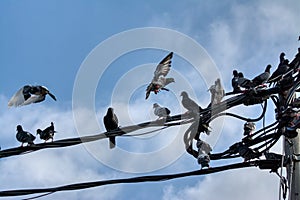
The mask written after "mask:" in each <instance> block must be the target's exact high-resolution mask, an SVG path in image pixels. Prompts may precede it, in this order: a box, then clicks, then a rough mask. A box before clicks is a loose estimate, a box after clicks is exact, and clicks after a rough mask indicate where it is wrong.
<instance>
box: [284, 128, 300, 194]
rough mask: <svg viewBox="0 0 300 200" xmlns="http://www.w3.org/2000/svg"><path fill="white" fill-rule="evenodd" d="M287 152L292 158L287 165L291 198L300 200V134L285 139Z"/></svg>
mask: <svg viewBox="0 0 300 200" xmlns="http://www.w3.org/2000/svg"><path fill="white" fill-rule="evenodd" d="M285 154H286V156H287V157H290V158H291V163H290V164H288V166H287V177H288V182H289V200H300V163H299V162H300V136H299V133H298V136H297V137H295V138H291V139H288V138H286V139H285Z"/></svg>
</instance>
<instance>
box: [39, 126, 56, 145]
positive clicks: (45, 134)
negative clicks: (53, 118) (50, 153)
mask: <svg viewBox="0 0 300 200" xmlns="http://www.w3.org/2000/svg"><path fill="white" fill-rule="evenodd" d="M55 132H56V131H55V130H54V123H53V122H51V125H50V126H49V127H47V128H45V129H44V130H41V129H37V130H36V134H37V135H40V138H41V139H42V140H45V142H46V141H47V140H50V139H51V141H52V142H53V136H54V133H55Z"/></svg>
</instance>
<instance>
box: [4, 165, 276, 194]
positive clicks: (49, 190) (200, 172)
mask: <svg viewBox="0 0 300 200" xmlns="http://www.w3.org/2000/svg"><path fill="white" fill-rule="evenodd" d="M271 162H272V163H271V165H272V168H273V167H274V166H277V165H278V161H276V160H272V161H271ZM257 166H258V167H259V168H261V169H266V168H268V167H266V166H270V160H254V161H249V162H242V163H235V164H229V165H223V166H219V167H210V168H207V169H201V170H195V171H191V172H183V173H176V174H167V175H151V176H139V177H132V178H122V179H114V180H101V181H94V182H85V183H76V184H70V185H64V186H58V187H52V188H40V189H18V190H6V191H0V197H12V196H24V195H32V194H39V193H47V194H44V195H43V196H45V195H49V194H53V193H55V192H61V191H70V190H82V189H87V188H93V187H99V186H104V185H113V184H120V183H141V182H159V181H167V180H172V179H177V178H183V177H188V176H198V175H206V174H212V173H217V172H222V171H227V170H232V169H239V168H247V167H257ZM268 169H269V168H268ZM38 197H41V195H40V196H37V197H35V198H38ZM30 199H33V198H30Z"/></svg>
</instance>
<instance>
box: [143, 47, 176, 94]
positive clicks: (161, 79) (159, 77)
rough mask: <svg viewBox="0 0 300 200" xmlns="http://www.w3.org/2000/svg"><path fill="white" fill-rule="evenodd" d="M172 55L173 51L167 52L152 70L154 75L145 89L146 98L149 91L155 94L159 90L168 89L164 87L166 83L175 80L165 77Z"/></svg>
mask: <svg viewBox="0 0 300 200" xmlns="http://www.w3.org/2000/svg"><path fill="white" fill-rule="evenodd" d="M172 57H173V52H171V53H169V54H168V55H167V56H166V57H165V58H164V59H163V60H162V61H161V62H160V63H159V64H158V65H157V67H156V70H155V72H154V77H153V79H152V81H151V83H150V84H149V85H148V86H147V89H146V99H148V97H149V95H150V93H151V92H154V93H155V94H157V93H158V92H159V91H160V90H166V91H169V89H167V88H165V86H166V85H168V84H170V83H172V82H175V80H174V78H166V76H167V75H168V73H169V71H170V68H171V62H172V61H171V60H172Z"/></svg>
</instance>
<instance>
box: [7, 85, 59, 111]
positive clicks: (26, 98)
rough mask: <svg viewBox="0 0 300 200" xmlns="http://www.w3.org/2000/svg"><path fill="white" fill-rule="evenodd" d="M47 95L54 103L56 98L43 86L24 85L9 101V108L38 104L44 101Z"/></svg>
mask: <svg viewBox="0 0 300 200" xmlns="http://www.w3.org/2000/svg"><path fill="white" fill-rule="evenodd" d="M47 94H48V95H49V96H50V97H51V98H52V99H53V100H55V101H56V97H55V96H54V95H53V94H52V93H51V92H49V90H48V89H47V88H46V87H45V86H40V85H37V86H31V85H25V86H24V87H22V88H21V89H19V90H18V91H17V92H16V93H15V94H14V96H13V97H12V98H11V99H10V100H9V102H8V106H9V107H12V106H14V107H17V106H24V105H28V104H31V103H39V102H42V101H44V100H45V98H46V95H47Z"/></svg>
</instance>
